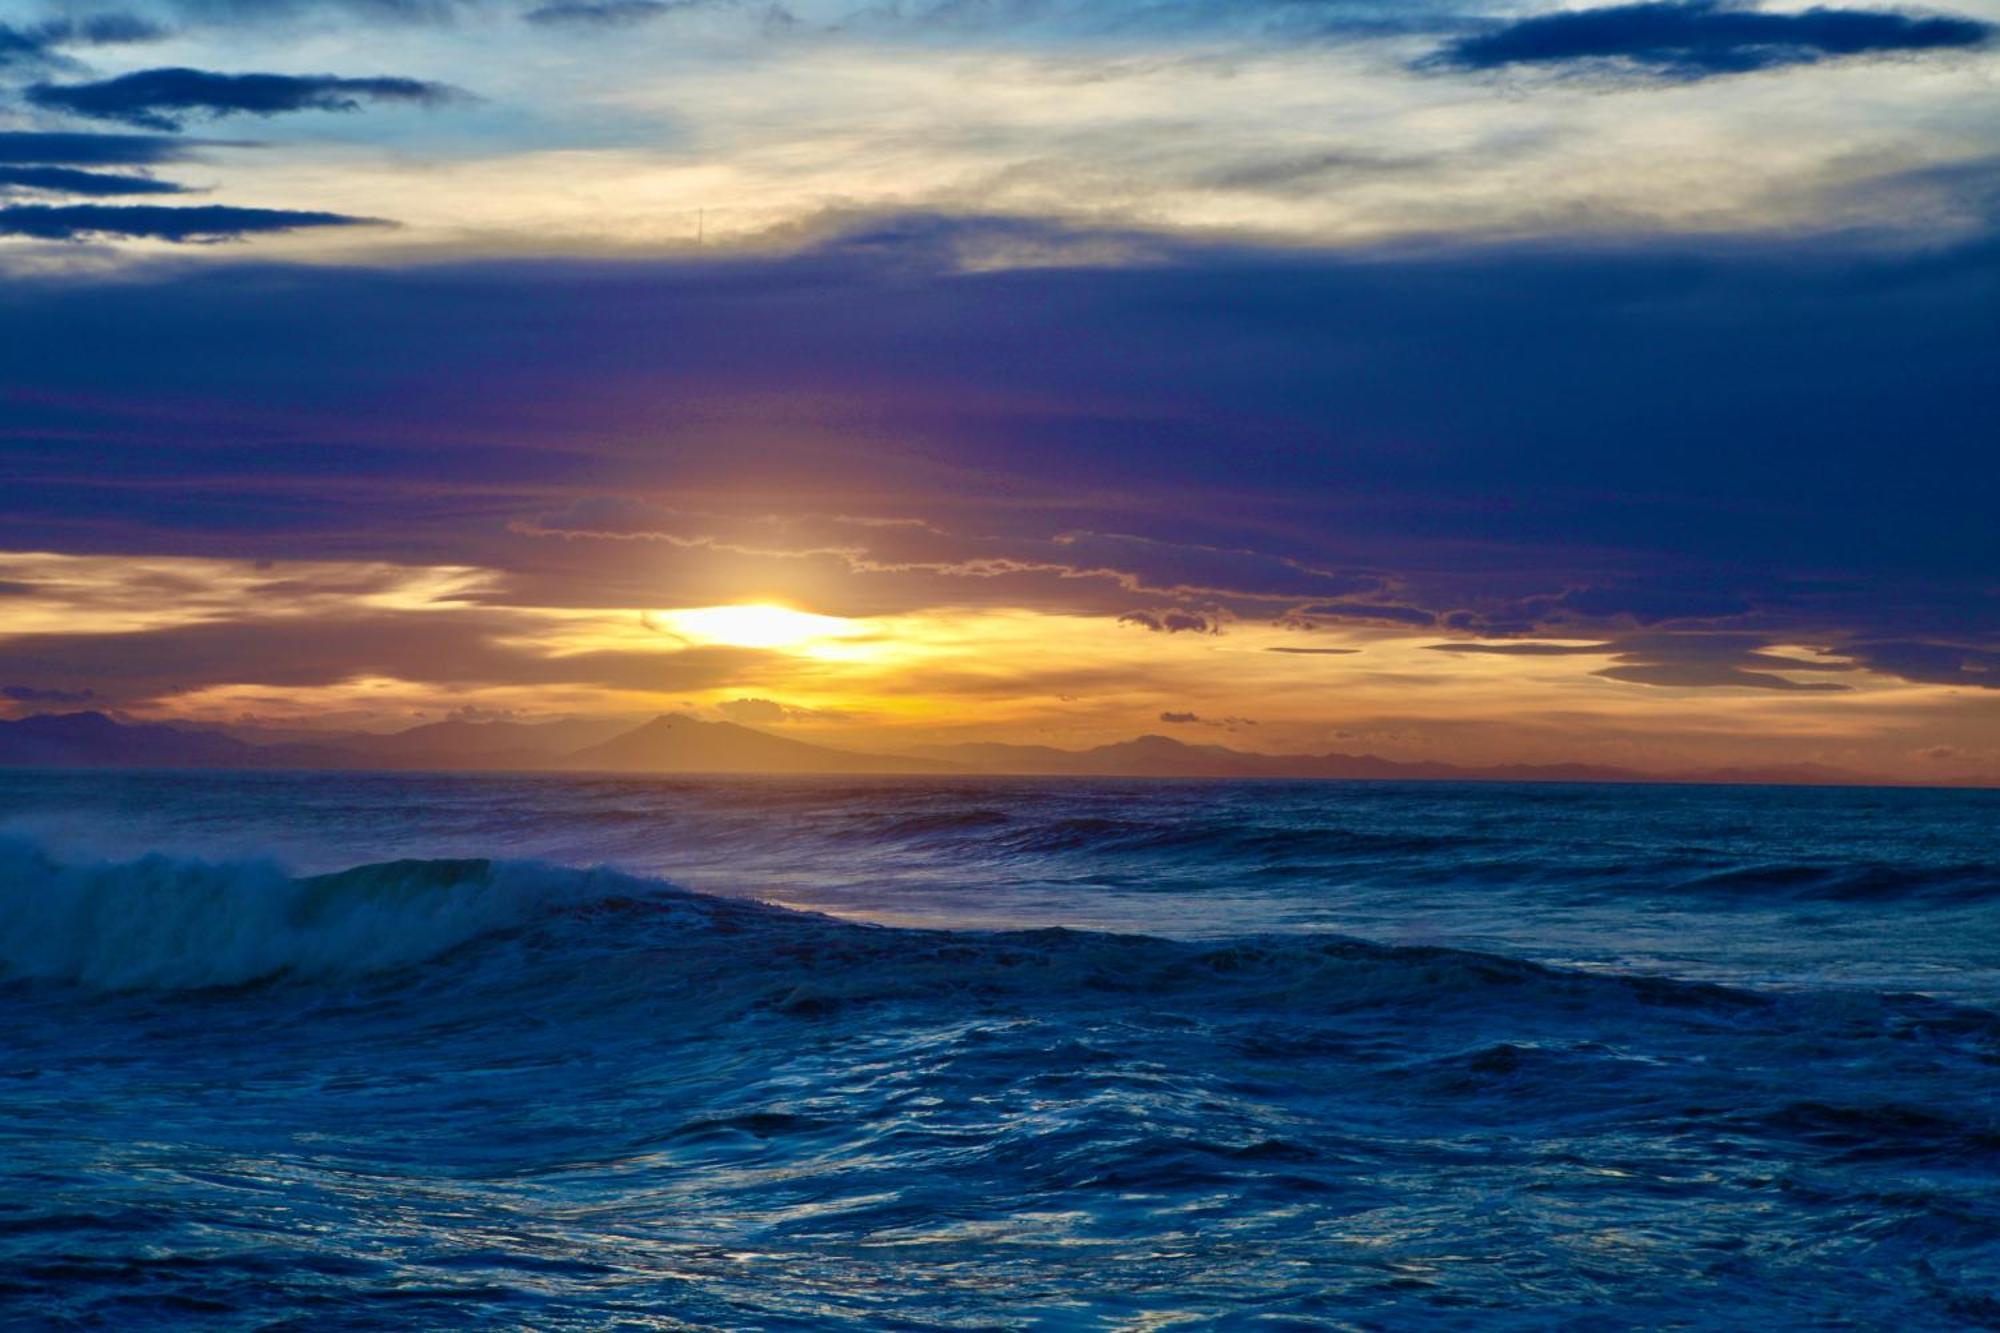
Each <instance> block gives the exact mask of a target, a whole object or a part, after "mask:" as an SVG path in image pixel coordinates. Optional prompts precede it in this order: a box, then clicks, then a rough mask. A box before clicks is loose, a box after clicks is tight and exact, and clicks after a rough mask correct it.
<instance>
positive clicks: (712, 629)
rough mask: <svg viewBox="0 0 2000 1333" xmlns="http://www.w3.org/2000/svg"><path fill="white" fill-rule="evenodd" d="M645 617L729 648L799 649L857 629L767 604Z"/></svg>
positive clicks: (679, 632) (685, 636)
mask: <svg viewBox="0 0 2000 1333" xmlns="http://www.w3.org/2000/svg"><path fill="white" fill-rule="evenodd" d="M649 620H650V623H651V624H653V625H654V626H655V627H656V628H658V629H661V630H664V631H666V632H667V633H669V634H675V635H678V636H680V637H681V638H683V639H687V640H690V641H691V642H694V643H703V644H724V645H727V646H729V647H732V648H777V649H784V648H802V647H805V646H806V645H808V644H811V643H815V642H817V641H819V640H822V639H839V638H845V637H847V636H848V635H851V634H856V633H859V632H860V627H859V626H857V625H856V624H855V623H854V622H853V621H851V620H843V619H841V618H840V617H839V616H819V615H814V614H813V613H811V612H810V611H794V610H792V609H791V608H790V607H788V606H773V605H770V604H768V603H756V604H751V605H746V606H696V607H686V608H683V609H681V610H677V611H656V612H654V613H653V614H652V615H651V617H650V618H649Z"/></svg>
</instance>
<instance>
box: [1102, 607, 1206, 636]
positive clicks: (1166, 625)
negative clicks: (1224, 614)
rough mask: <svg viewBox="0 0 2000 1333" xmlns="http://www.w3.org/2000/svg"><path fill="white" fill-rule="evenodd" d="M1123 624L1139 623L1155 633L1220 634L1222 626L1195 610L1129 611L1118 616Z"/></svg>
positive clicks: (1138, 624)
mask: <svg viewBox="0 0 2000 1333" xmlns="http://www.w3.org/2000/svg"><path fill="white" fill-rule="evenodd" d="M1118 623H1119V624H1121V625H1137V626H1138V627H1139V628H1140V629H1143V630H1146V631H1148V632H1150V633H1153V634H1220V633H1222V627H1221V626H1220V625H1218V624H1217V623H1216V622H1215V621H1214V620H1213V619H1212V618H1210V617H1208V616H1205V615H1200V614H1198V613H1196V612H1193V611H1127V612H1126V613H1125V614H1124V615H1121V616H1119V617H1118Z"/></svg>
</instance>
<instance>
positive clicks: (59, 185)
mask: <svg viewBox="0 0 2000 1333" xmlns="http://www.w3.org/2000/svg"><path fill="white" fill-rule="evenodd" d="M185 188H186V187H184V186H180V185H176V184H174V183H173V182H172V181H160V180H154V179H153V178H152V177H150V176H120V175H115V174H113V173H110V172H104V171H78V170H77V169H76V168H74V167H9V166H0V191H8V190H41V191H45V192H47V193H50V194H78V195H89V196H92V197H95V198H110V197H112V196H116V195H133V194H180V193H182V192H183V191H184V190H185Z"/></svg>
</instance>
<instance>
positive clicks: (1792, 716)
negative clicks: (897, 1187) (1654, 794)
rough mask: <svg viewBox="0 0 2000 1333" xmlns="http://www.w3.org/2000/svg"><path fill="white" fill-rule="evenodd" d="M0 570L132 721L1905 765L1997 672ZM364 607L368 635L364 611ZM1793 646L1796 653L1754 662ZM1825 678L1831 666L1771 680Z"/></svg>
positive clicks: (1361, 634)
mask: <svg viewBox="0 0 2000 1333" xmlns="http://www.w3.org/2000/svg"><path fill="white" fill-rule="evenodd" d="M0 581H6V582H10V583H13V584H16V585H18V586H17V587H16V588H15V590H14V591H13V592H12V593H11V594H10V595H9V596H8V598H7V607H6V614H5V615H4V616H3V617H0V645H4V644H6V643H8V642H9V641H10V640H14V641H18V640H32V639H34V638H36V637H37V636H44V635H59V636H73V642H72V643H71V644H69V645H52V644H39V645H35V644H24V645H22V647H23V648H26V649H27V650H28V651H29V653H30V658H29V659H28V660H29V661H30V662H33V661H35V660H37V659H40V660H48V659H49V657H50V655H51V654H54V653H57V652H60V653H62V654H63V655H65V656H70V655H75V657H76V660H77V662H78V666H77V667H76V668H75V669H74V671H69V672H61V671H53V670H49V669H46V668H42V667H34V668H33V669H32V670H30V669H29V668H28V667H26V666H24V667H22V668H18V669H16V670H15V671H14V674H13V675H12V676H0V681H4V682H5V683H6V684H8V685H18V686H19V687H21V688H22V689H23V690H27V689H29V688H30V687H32V688H33V689H40V690H46V691H51V692H53V693H54V694H55V695H61V694H63V693H67V695H68V696H69V697H68V698H67V699H61V698H56V699H55V700H54V702H53V703H52V704H51V705H50V706H54V707H69V708H74V707H94V708H106V709H110V710H115V711H121V712H124V713H127V714H128V715H130V716H134V717H141V718H150V719H156V720H176V719H180V720H199V721H204V722H234V721H243V720H245V719H247V718H254V719H258V720H261V721H264V722H268V723H282V724H284V725H288V726H289V725H302V726H308V727H310V726H319V725H327V726H350V727H361V728H364V729H377V730H391V729H395V728H396V727H399V726H409V725H412V724H414V723H416V722H420V721H426V720H435V719H437V718H438V717H441V716H445V715H447V714H450V713H452V712H454V711H455V710H461V709H465V708H473V709H477V710H480V711H481V712H484V713H485V714H487V715H490V716H494V717H513V718H516V719H520V720H534V719H540V718H549V717H555V716H586V717H605V718H631V719H634V720H635V721H636V720H639V719H643V718H645V717H647V716H649V715H653V714H658V713H662V712H669V711H678V712H688V713H692V714H694V715H696V716H702V717H711V718H727V719H731V720H746V721H748V722H749V723H750V724H751V725H753V726H764V727H776V728H780V729H782V730H784V731H785V732H786V733H787V734H790V735H792V736H795V737H797V738H799V739H802V740H810V741H814V742H817V743H820V744H826V745H833V746H838V747H841V748H848V749H857V750H884V751H894V750H900V749H907V748H908V747H910V746H913V745H920V744H925V743H930V742H933V741H949V740H995V741H1009V742H1017V743H1032V744H1048V745H1055V746H1059V747H1065V748H1075V749H1080V748H1085V747H1088V746H1091V745H1098V744H1103V743H1106V742H1113V741H1120V740H1126V739H1129V738H1131V737H1132V736H1135V735H1138V734H1141V733H1143V732H1148V731H1160V732H1166V733H1168V734H1171V735H1174V736H1176V737H1178V738H1180V739H1182V740H1185V741H1189V742H1191V743H1214V744H1223V745H1228V746H1231V747H1234V748H1237V749H1243V750H1256V751H1263V752H1266V753H1300V752H1321V751H1326V750H1339V751H1343V752H1349V753H1362V752H1366V753H1374V754H1379V755H1382V756H1383V757H1385V758H1391V759H1399V760H1414V759H1439V760H1444V761H1446V762H1453V763H1499V762H1510V761H1521V762H1558V761H1568V760H1578V761H1582V762H1597V763H1615V764H1620V765H1623V766H1626V767H1633V768H1657V769H1668V768H1696V767H1704V766H1710V765H1727V764H1762V763H1774V762H1782V761H1788V760H1798V761H1813V762H1827V763H1833V764H1837V765H1841V766H1846V767H1850V768H1856V769H1861V770H1863V771H1869V772H1887V773H1892V774H1902V775H1906V776H1911V777H1919V778H1922V777H1926V776H1938V775H1942V774H1948V773H1949V772H1953V771H1956V768H1958V767H1964V768H1967V769H1970V768H1972V767H1974V766H1976V765H1978V764H1981V763H1984V762H1986V760H1985V756H1989V755H2000V708H1997V707H1996V705H2000V700H1995V699H1992V698H1990V697H1987V696H1980V695H1976V694H1974V693H1971V692H1968V691H1967V690H1966V689H1964V688H1963V687H1961V686H1954V685H1947V684H1927V683H1921V682H1914V681H1909V680H1903V679H1898V678H1896V677H1893V676H1887V675H1883V674H1879V673H1876V672H1871V671H1867V670H1860V669H1856V670H1838V669H1836V670H1835V671H1832V672H1829V671H1828V670H1827V669H1826V666H1827V665H1828V664H1832V665H1834V666H1836V668H1837V667H1838V666H1839V665H1840V663H1841V659H1839V657H1838V655H1837V654H1829V653H1828V652H1826V651H1825V650H1824V649H1823V648H1821V647H1818V646H1815V645H1811V644H1803V643H1800V644H1784V643H1778V644H1773V645H1771V646H1770V647H1769V648H1768V649H1767V655H1766V657H1765V658H1764V659H1763V660H1762V661H1760V662H1758V663H1757V664H1756V665H1757V668H1758V670H1759V671H1760V672H1763V673H1766V674H1780V673H1782V674H1784V675H1785V676H1786V677H1787V678H1788V679H1790V680H1792V681H1793V683H1794V685H1793V688H1792V689H1790V690H1786V689H1782V688H1780V689H1761V690H1760V689H1744V688H1701V687H1698V686H1693V685H1688V686H1671V687H1661V686H1655V685H1649V684H1644V683H1639V682H1635V681H1631V680H1624V679H1618V678H1616V677H1608V676H1605V675H1602V674H1599V673H1600V672H1602V671H1604V670H1605V669H1606V668H1609V667H1614V666H1616V665H1618V664H1619V659H1618V658H1617V656H1616V655H1615V650H1613V649H1609V648H1607V649H1606V650H1605V651H1603V652H1594V651H1581V652H1579V651H1575V650H1577V649H1583V648H1587V647H1589V646H1590V645H1591V644H1592V643H1593V642H1594V641H1593V640H1585V639H1562V640H1558V639H1547V640H1543V641H1541V642H1543V643H1544V644H1546V645H1547V646H1549V647H1551V648H1567V649H1569V650H1570V651H1567V652H1548V653H1542V654H1525V655H1507V654H1497V653H1462V652H1439V651H1436V650H1435V647H1434V645H1436V644H1437V643H1438V642H1439V641H1440V637H1441V636H1439V635H1437V634H1434V633H1427V632H1417V631H1412V630H1410V629H1408V628H1405V627H1389V626H1372V627H1371V626H1366V625H1326V626H1323V627H1322V628H1320V629H1318V630H1315V631H1312V632H1309V633H1307V632H1300V631H1297V630H1293V629H1287V628H1285V627H1283V626H1281V625H1279V624H1275V623H1271V622H1267V621H1260V620H1254V619H1245V620H1228V621H1225V622H1224V625H1223V628H1222V632H1221V633H1217V634H1204V633H1178V634H1169V633H1161V632H1156V631H1148V630H1146V629H1143V628H1140V627H1138V626H1136V625H1133V624H1129V623H1120V621H1119V620H1118V618H1117V617H1116V616H1115V615H1114V614H1111V613H1110V612H1109V611H1095V612H1084V611H1075V610H1069V611H1063V610H1055V609H1052V608H1046V607H1045V608H1031V607H1023V606H1001V605H932V606H922V607H912V608H910V609H907V610H901V611H890V612H882V613H876V614H869V615H862V616H839V615H827V614H821V613H814V612H810V611H805V610H801V609H798V608H797V607H795V606H787V605H784V604H782V603H780V602H778V601H776V600H769V601H761V600H760V601H743V602H722V601H717V602H713V603H709V604H701V605H694V606H685V607H676V608H672V609H666V610H658V611H648V612H635V611H634V610H632V609H630V608H629V606H628V607H625V608H620V607H616V606H601V607H600V606H587V605H575V604H569V605H560V604H557V605H538V604H530V603H523V602H508V601H506V600H504V598H505V594H506V592H507V590H508V585H507V582H506V579H505V576H504V575H501V574H499V573H496V572H494V571H489V570H483V569H478V568H473V567H465V566H428V567H427V566H393V565H384V564H370V563H360V562H356V563H351V564H350V563H343V562H336V561H318V562H300V563H291V562H281V563H278V564H275V565H262V564H253V563H249V562H244V561H237V560H219V559H211V558H203V557H175V558H165V557H122V558H112V557H74V556H56V555H49V554H45V553H19V552H15V553H7V552H0ZM691 600H692V599H691ZM416 617H421V620H420V621H419V620H418V619H416ZM391 624H393V625H395V627H396V632H395V635H394V636H388V637H383V636H382V635H379V634H378V635H376V636H374V637H371V636H370V635H369V633H368V632H367V631H368V629H369V627H370V626H375V627H377V628H378V629H380V628H383V627H387V626H389V625H391ZM210 625H216V626H225V627H227V626H235V627H239V630H240V633H239V632H237V631H231V632H228V633H226V634H221V635H220V637H218V639H217V647H216V650H215V651H216V654H218V656H217V658H216V660H215V661H214V662H213V663H212V664H211V665H210V667H209V670H208V672H207V678H206V679H201V678H198V677H193V670H194V668H191V667H189V666H187V665H185V664H184V662H183V657H184V655H185V653H186V652H187V651H188V649H187V645H188V644H190V643H192V644H195V645H196V646H199V645H200V643H201V642H202V640H201V639H200V638H198V637H188V636H191V635H195V634H197V633H198V632H205V629H206V627H207V626H210ZM357 629H358V630H359V631H361V633H360V637H359V638H353V637H352V636H353V635H354V634H355V633H356V630H357ZM156 634H157V635H168V636H172V635H178V636H180V637H178V638H176V637H168V638H165V639H163V642H164V643H165V644H166V646H167V649H168V650H169V653H168V657H167V659H166V662H167V664H166V665H162V666H157V667H149V666H148V665H147V656H148V653H149V652H150V651H151V650H150V649H149V648H148V647H147V646H146V645H145V643H144V642H143V640H144V637H145V636H148V635H156ZM410 634H421V635H422V636H423V639H422V643H424V644H430V645H432V646H433V648H434V650H435V652H436V653H437V654H439V660H440V662H441V663H443V664H445V665H444V669H441V670H440V671H439V672H438V674H437V675H435V676H432V675H430V674H429V673H428V671H427V668H426V666H425V665H424V664H425V661H426V658H425V656H424V652H423V651H418V652H410V651H404V650H403V649H402V648H399V647H398V646H397V645H398V644H399V643H400V642H402V636H405V635H410ZM121 635H136V636H139V638H138V639H136V640H135V641H134V643H133V644H132V645H131V647H130V649H129V653H128V654H127V656H121V657H118V658H115V659H112V658H105V657H103V656H101V655H100V654H99V652H98V650H96V649H94V648H92V646H91V643H92V641H93V640H96V639H98V638H100V636H104V637H106V638H107V640H108V639H109V638H112V637H115V636H121ZM260 636H261V637H260ZM350 640H352V643H353V648H352V651H350V649H349V643H350ZM246 643H247V644H250V645H252V648H253V649H255V645H257V644H259V643H269V644H273V645H295V644H310V645H312V648H313V651H315V652H317V653H322V654H325V655H326V657H327V659H328V661H327V668H328V669H326V670H325V671H320V672H316V671H314V670H313V669H312V665H311V658H309V657H301V658H298V659H297V660H292V659H287V664H286V665H285V670H284V671H283V672H282V673H278V674H268V673H266V672H264V671H263V670H262V668H261V667H260V665H259V662H260V660H261V659H259V658H256V657H255V656H254V655H253V656H252V657H245V656H244V652H245V649H244V646H243V645H244V644H246ZM461 648H462V650H463V652H462V654H460V649H461ZM719 649H720V650H726V651H716V650H719ZM1301 650H1304V651H1301ZM17 651H18V650H17ZM255 651H256V652H261V651H263V650H262V649H255ZM424 651H431V649H425V650H424ZM454 654H460V655H454ZM128 656H129V659H130V660H129V662H128V661H127V657H128ZM1774 659H1775V660H1774ZM1791 661H1795V662H1797V664H1798V665H1799V667H1800V668H1801V670H1799V671H1798V672H1789V671H1786V670H1785V668H1784V667H1783V666H1782V665H1777V663H1778V662H1791ZM468 663H470V664H473V665H474V666H475V667H476V669H468V665H467V664H468ZM200 665H201V664H200V663H196V666H197V667H198V666H200ZM1822 681H1827V682H1833V683H1838V684H1841V685H1844V686H1846V687H1847V688H1845V689H1843V690H1840V691H1836V692H1820V691H1812V690H1801V689H1798V688H1797V686H1798V685H1803V684H1813V683H1816V682H1822ZM86 691H88V693H86ZM746 709H747V710H749V711H745V710H746ZM33 710H34V702H33V700H32V699H30V700H29V701H28V702H26V703H22V704H16V705H12V706H10V705H7V704H4V703H0V715H18V714H19V713H21V712H24V711H33ZM760 710H761V711H760ZM1960 756H1964V757H1963V758H1960Z"/></svg>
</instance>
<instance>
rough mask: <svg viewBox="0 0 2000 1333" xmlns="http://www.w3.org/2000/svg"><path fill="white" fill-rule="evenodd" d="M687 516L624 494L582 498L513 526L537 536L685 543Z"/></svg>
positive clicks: (517, 529)
mask: <svg viewBox="0 0 2000 1333" xmlns="http://www.w3.org/2000/svg"><path fill="white" fill-rule="evenodd" d="M688 518H689V515H686V514H681V513H677V512H676V511H674V510H672V509H668V508H666V507H665V506H663V505H656V504H653V503H652V502H650V501H647V500H637V499H633V498H631V497H629V496H623V495H586V496H581V497H579V498H577V499H575V500H572V501H570V502H569V503H568V504H566V505H564V506H562V507H561V508H560V509H554V510H550V511H548V512H547V513H542V514H537V515H535V516H534V517H533V518H530V519H525V520H522V521H521V522H519V523H517V524H515V531H517V532H523V533H528V534H531V535H534V536H538V537H595V538H600V539H604V540H610V541H676V540H687V539H688V536H687V520H688Z"/></svg>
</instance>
